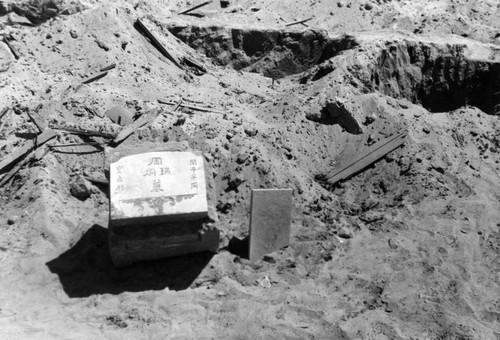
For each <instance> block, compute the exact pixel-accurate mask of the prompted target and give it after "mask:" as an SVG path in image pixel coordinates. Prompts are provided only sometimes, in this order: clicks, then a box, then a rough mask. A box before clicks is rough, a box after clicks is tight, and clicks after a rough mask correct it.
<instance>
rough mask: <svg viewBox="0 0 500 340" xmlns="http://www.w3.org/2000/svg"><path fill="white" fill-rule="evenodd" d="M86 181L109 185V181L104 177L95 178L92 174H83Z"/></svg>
mask: <svg viewBox="0 0 500 340" xmlns="http://www.w3.org/2000/svg"><path fill="white" fill-rule="evenodd" d="M83 177H84V178H85V179H86V180H87V181H90V182H92V183H97V184H103V185H109V181H108V180H107V179H106V178H97V177H93V176H85V175H84V176H83Z"/></svg>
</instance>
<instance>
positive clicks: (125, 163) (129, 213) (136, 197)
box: [110, 151, 208, 225]
mask: <svg viewBox="0 0 500 340" xmlns="http://www.w3.org/2000/svg"><path fill="white" fill-rule="evenodd" d="M203 162H204V161H203V157H202V156H201V155H199V154H197V153H193V152H175V151H163V152H149V153H143V154H137V155H131V156H126V157H123V158H121V159H120V160H118V161H117V162H115V163H111V166H110V204H111V212H110V217H111V223H112V224H113V225H125V224H128V223H131V222H134V221H136V220H137V219H140V220H141V222H151V221H154V222H161V221H167V220H173V219H178V218H182V219H197V218H201V217H204V216H206V215H207V209H208V207H207V193H206V183H205V170H204V163H203Z"/></svg>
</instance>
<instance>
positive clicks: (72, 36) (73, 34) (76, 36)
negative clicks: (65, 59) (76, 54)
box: [69, 30, 78, 39]
mask: <svg viewBox="0 0 500 340" xmlns="http://www.w3.org/2000/svg"><path fill="white" fill-rule="evenodd" d="M69 34H70V35H71V38H73V39H76V38H78V33H76V31H75V30H71V31H69Z"/></svg>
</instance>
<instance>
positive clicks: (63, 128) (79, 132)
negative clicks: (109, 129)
mask: <svg viewBox="0 0 500 340" xmlns="http://www.w3.org/2000/svg"><path fill="white" fill-rule="evenodd" d="M51 128H52V129H54V130H61V131H65V132H68V133H72V134H75V135H85V136H97V137H104V138H110V139H111V138H115V135H112V134H110V133H106V132H101V131H94V130H83V129H78V128H73V127H68V126H57V125H55V126H51Z"/></svg>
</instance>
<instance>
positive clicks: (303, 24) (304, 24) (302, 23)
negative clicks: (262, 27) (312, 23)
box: [280, 17, 309, 27]
mask: <svg viewBox="0 0 500 340" xmlns="http://www.w3.org/2000/svg"><path fill="white" fill-rule="evenodd" d="M280 20H281V21H283V22H286V20H285V19H283V18H281V17H280ZM293 20H294V21H297V19H295V18H293ZM299 24H300V25H302V26H305V27H309V25H307V24H306V23H304V22H301V23H299Z"/></svg>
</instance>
